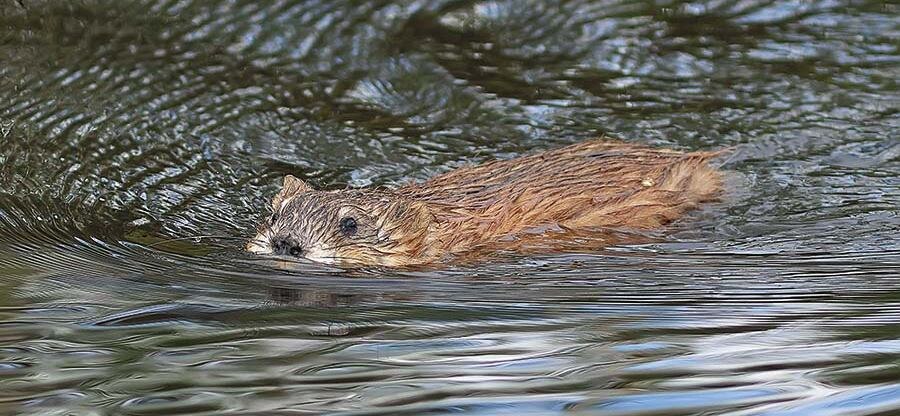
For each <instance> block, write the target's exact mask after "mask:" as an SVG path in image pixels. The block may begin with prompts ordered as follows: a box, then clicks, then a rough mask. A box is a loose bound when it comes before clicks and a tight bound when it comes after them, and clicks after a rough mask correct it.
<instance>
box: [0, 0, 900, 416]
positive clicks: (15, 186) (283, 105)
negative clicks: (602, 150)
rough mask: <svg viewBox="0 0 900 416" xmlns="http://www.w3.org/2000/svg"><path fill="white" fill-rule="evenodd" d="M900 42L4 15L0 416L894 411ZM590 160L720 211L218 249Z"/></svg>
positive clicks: (763, 19) (631, 16)
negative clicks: (354, 244) (320, 205)
mask: <svg viewBox="0 0 900 416" xmlns="http://www.w3.org/2000/svg"><path fill="white" fill-rule="evenodd" d="M897 16H900V9H898V7H897V6H896V5H894V4H889V3H888V2H880V1H872V2H865V1H861V2H855V1H854V2H849V1H848V2H842V1H820V2H808V1H766V0H746V1H729V0H726V1H713V0H710V1H696V2H678V1H599V2H598V1H564V2H556V1H549V0H547V1H537V0H535V1H527V2H520V1H491V2H474V1H459V0H456V1H452V0H446V1H396V2H391V1H368V2H351V1H343V2H334V1H324V0H323V1H299V0H298V1H295V0H275V1H242V0H230V1H229V0H208V1H201V0H179V1H176V0H143V1H137V0H125V1H122V0H115V1H114V0H75V1H57V0H21V1H7V2H2V3H0V413H2V414H23V415H55V414H60V415H62V414H79V415H81V414H84V415H99V414H133V415H174V414H206V415H219V414H267V415H271V414H290V415H299V414H321V413H334V414H391V415H396V414H408V415H432V414H433V415H437V414H448V413H464V414H481V415H502V414H514V415H528V414H535V415H538V414H540V415H545V414H603V415H648V414H656V415H663V414H664V415H673V414H684V415H700V414H703V415H711V414H716V415H718V414H729V415H749V414H754V415H756V414H765V415H844V414H855V415H888V414H895V413H900V267H898V264H900V238H898V236H900V219H898V215H900V134H898V133H900V113H898V107H900V92H898V86H897V80H898V79H900V51H898V45H900V24H898V20H897ZM601 135H609V136H614V137H620V138H623V139H626V140H628V141H632V142H637V143H645V144H650V145H655V146H664V147H671V148H676V149H681V150H709V149H719V148H723V147H728V146H732V147H734V148H735V151H734V153H733V154H732V156H731V157H729V158H728V159H727V160H724V161H723V162H724V165H723V167H724V168H725V169H727V170H729V171H730V172H731V173H730V174H729V191H728V195H727V196H726V198H724V200H723V201H721V202H719V203H716V204H711V205H709V206H707V207H705V208H704V209H702V210H700V211H698V212H695V213H693V214H692V215H690V217H689V218H686V219H685V220H684V221H680V222H679V223H677V224H674V225H673V226H672V227H670V228H669V229H668V230H667V231H666V233H665V234H664V235H665V237H664V238H662V239H660V240H658V241H656V242H653V243H647V244H641V245H631V246H618V247H609V248H607V249H604V250H598V251H596V252H594V253H586V254H555V255H543V256H508V257H505V258H503V259H502V260H497V261H492V262H490V263H483V264H475V265H467V266H455V267H448V268H446V269H444V270H432V271H403V272H400V271H391V270H383V269H381V270H379V269H371V270H356V271H347V270H340V269H336V268H331V267H325V266H319V265H314V264H308V263H290V264H289V263H284V262H278V261H274V260H273V259H269V258H263V257H256V256H250V255H247V254H245V253H243V252H241V250H240V247H241V245H242V244H241V240H240V239H243V238H246V237H247V236H249V235H251V234H252V231H253V229H254V225H255V223H256V222H257V221H259V220H260V219H261V218H262V217H264V216H265V215H266V207H267V204H268V199H269V198H270V197H271V196H272V195H273V194H274V192H275V191H276V190H277V188H278V183H279V180H280V178H281V177H282V176H283V175H284V174H287V173H292V174H295V175H297V176H299V177H302V178H304V179H305V180H307V181H309V182H310V183H312V184H314V185H315V186H317V187H321V188H340V187H345V186H351V187H362V186H373V185H378V186H392V185H396V184H399V183H405V182H407V181H410V180H421V179H424V178H427V177H429V176H431V175H434V174H436V173H439V172H444V171H447V170H450V169H452V168H454V167H457V166H460V165H464V164H468V163H478V162H480V161H484V160H488V159H491V158H495V157H503V158H505V157H512V156H515V155H519V154H524V153H528V152H531V151H537V150H541V149H548V148H553V147H557V146H561V145H564V144H568V143H574V142H577V141H580V140H585V139H588V138H593V137H597V136H601ZM198 236H214V237H215V238H196V237H198ZM171 239H178V240H174V241H170V240H171Z"/></svg>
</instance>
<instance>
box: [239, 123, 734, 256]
mask: <svg viewBox="0 0 900 416" xmlns="http://www.w3.org/2000/svg"><path fill="white" fill-rule="evenodd" d="M718 153H719V152H692V153H682V152H678V151H674V150H667V149H654V148H650V147H647V146H643V145H637V144H628V143H624V142H619V141H610V140H592V141H587V142H582V143H578V144H574V145H570V146H566V147H562V148H559V149H556V150H550V151H545V152H542V153H537V154H533V155H530V156H523V157H518V158H514V159H509V160H496V161H492V162H488V163H485V164H482V165H478V166H469V167H462V168H459V169H456V170H453V171H451V172H448V173H444V174H441V175H438V176H436V177H433V178H431V179H429V180H427V181H425V182H423V183H413V184H409V185H406V186H402V187H400V188H397V189H392V190H389V189H347V190H336V191H319V190H314V189H313V188H312V187H310V186H309V185H307V184H306V183H305V182H303V181H302V180H300V179H297V178H295V177H294V176H291V175H288V176H286V177H285V178H284V183H283V187H282V189H281V191H280V192H279V193H278V194H277V195H276V196H275V197H274V198H273V199H272V211H273V213H272V216H271V217H270V218H269V219H268V221H267V222H266V223H264V224H262V225H261V226H260V229H259V233H258V235H257V236H256V237H255V238H254V239H253V240H251V241H250V242H249V243H247V246H246V249H247V250H248V251H250V252H253V253H261V254H270V253H275V254H280V255H290V256H296V257H305V258H307V259H310V260H314V261H319V262H325V263H336V264H340V265H382V266H410V265H417V264H425V263H435V262H438V261H444V260H446V259H448V258H449V257H459V256H470V255H473V254H479V253H485V254H486V253H490V252H493V251H496V250H508V249H512V250H524V249H525V247H526V245H527V243H526V242H527V241H529V238H527V237H528V236H529V235H530V236H534V235H540V234H542V230H545V229H552V230H554V232H552V233H550V234H552V240H557V241H560V242H561V243H562V242H565V240H566V239H567V238H574V237H572V236H576V235H583V234H584V233H591V232H594V231H595V230H596V232H600V231H599V230H605V229H638V230H646V229H653V228H657V227H659V226H661V225H663V224H666V223H668V222H671V221H672V220H674V219H676V218H678V217H679V216H681V215H682V214H683V213H684V212H686V211H688V210H690V209H692V208H695V207H696V206H697V205H698V204H699V203H700V202H704V201H709V200H713V199H715V198H716V196H717V194H718V193H719V192H720V189H721V183H722V181H721V177H720V173H719V172H717V171H716V169H714V168H712V167H710V166H709V164H708V162H709V160H710V159H711V158H712V157H714V156H716V155H717V154H718ZM531 240H534V239H533V238H532V239H531ZM540 240H541V244H542V246H544V247H546V246H548V245H549V246H550V247H552V246H553V244H552V241H551V242H550V243H549V244H548V241H547V240H546V238H544V237H542V238H541V239H540ZM563 245H564V244H560V246H563Z"/></svg>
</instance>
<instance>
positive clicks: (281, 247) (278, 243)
mask: <svg viewBox="0 0 900 416" xmlns="http://www.w3.org/2000/svg"><path fill="white" fill-rule="evenodd" d="M272 250H273V251H274V252H275V254H280V255H286V254H290V255H292V256H299V255H300V254H301V253H303V247H301V246H300V244H297V243H295V242H293V241H290V240H287V239H279V240H275V241H274V242H272Z"/></svg>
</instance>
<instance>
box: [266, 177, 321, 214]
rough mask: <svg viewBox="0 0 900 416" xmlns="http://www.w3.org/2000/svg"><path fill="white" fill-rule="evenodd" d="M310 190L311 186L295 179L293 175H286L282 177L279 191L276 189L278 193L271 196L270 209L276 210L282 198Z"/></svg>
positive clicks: (279, 206)
mask: <svg viewBox="0 0 900 416" xmlns="http://www.w3.org/2000/svg"><path fill="white" fill-rule="evenodd" d="M312 190H313V188H312V187H311V186H309V185H307V184H306V182H303V181H302V180H300V179H297V177H295V176H293V175H287V176H285V177H284V182H282V183H281V191H278V194H277V195H275V197H274V198H272V209H274V210H276V211H278V210H279V209H280V208H281V204H282V203H284V200H286V199H288V198H290V197H292V196H295V195H300V194H302V193H304V192H308V191H312Z"/></svg>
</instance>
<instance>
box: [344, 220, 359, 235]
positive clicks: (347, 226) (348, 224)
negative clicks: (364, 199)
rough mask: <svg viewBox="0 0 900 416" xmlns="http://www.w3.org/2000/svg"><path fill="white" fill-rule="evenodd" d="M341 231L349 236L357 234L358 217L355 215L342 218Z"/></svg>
mask: <svg viewBox="0 0 900 416" xmlns="http://www.w3.org/2000/svg"><path fill="white" fill-rule="evenodd" d="M341 233H343V234H344V235H346V236H348V237H349V236H351V235H353V234H356V219H355V218H353V217H344V218H341Z"/></svg>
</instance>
